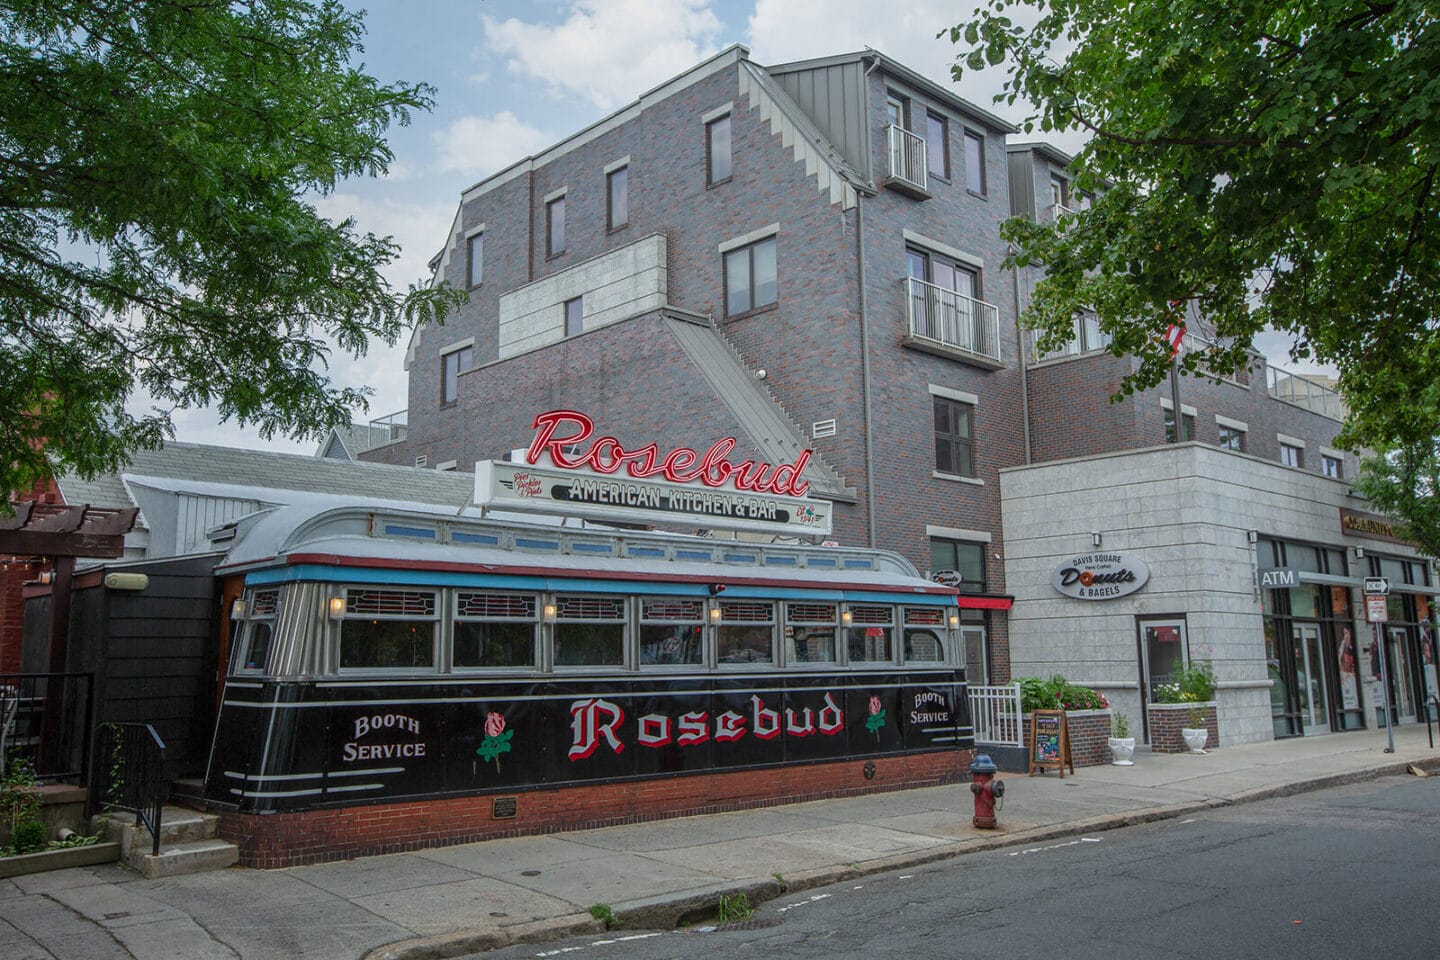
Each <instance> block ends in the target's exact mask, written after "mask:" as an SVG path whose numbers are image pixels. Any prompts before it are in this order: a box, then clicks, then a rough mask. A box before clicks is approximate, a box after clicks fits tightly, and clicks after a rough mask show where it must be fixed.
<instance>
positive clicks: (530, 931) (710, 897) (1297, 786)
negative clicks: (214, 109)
mask: <svg viewBox="0 0 1440 960" xmlns="http://www.w3.org/2000/svg"><path fill="white" fill-rule="evenodd" d="M1412 766H1414V767H1418V768H1420V769H1421V770H1423V771H1425V772H1426V773H1430V774H1435V773H1440V757H1423V758H1419V759H1413V760H1396V761H1393V762H1390V763H1385V764H1382V765H1380V766H1375V767H1366V768H1363V769H1359V770H1347V771H1345V772H1343V773H1335V774H1330V775H1328V776H1323V777H1314V778H1312V779H1309V780H1294V781H1291V782H1289V783H1281V784H1274V785H1271V786H1266V787H1257V788H1255V789H1252V790H1245V791H1242V792H1240V793H1236V794H1232V795H1230V796H1228V797H1211V798H1208V799H1205V800H1196V801H1192V802H1189V803H1177V804H1169V805H1166V806H1160V807H1150V808H1148V809H1143V810H1130V811H1127V812H1125V813H1115V814H1104V815H1101V816H1096V817H1089V818H1086V819H1083V820H1072V821H1069V822H1066V823H1057V824H1052V825H1050V826H1043V827H1029V828H1026V829H1023V830H1018V831H1016V832H1014V833H1007V832H1005V831H1004V830H1003V829H1001V830H998V831H996V832H995V833H993V834H989V835H983V836H978V837H975V838H973V839H970V840H964V841H948V842H944V843H939V844H936V845H935V846H934V847H931V848H929V849H925V850H916V851H913V852H911V853H902V854H896V855H894V856H889V857H882V858H878V859H875V860H863V861H860V862H858V863H850V864H838V865H835V866H830V867H819V868H817V869H814V870H807V871H805V872H803V873H799V874H796V875H795V876H793V877H783V878H781V877H777V878H776V879H774V880H748V881H739V882H734V883H725V882H723V881H722V882H720V883H717V884H716V885H714V886H711V887H707V888H705V889H702V890H697V891H692V892H690V893H684V894H680V895H678V896H674V897H663V896H662V897H654V898H650V899H647V900H638V901H633V902H632V903H631V904H629V905H627V906H625V907H622V908H620V909H617V910H616V911H615V917H616V919H617V920H618V921H619V923H618V924H617V927H621V928H624V929H628V930H666V929H674V928H675V927H678V926H680V925H681V924H682V923H684V922H687V921H693V920H697V919H700V918H701V917H704V916H708V915H709V914H711V913H713V912H714V911H715V909H716V907H717V905H718V903H719V901H720V898H721V897H722V896H733V895H735V894H744V895H745V896H746V898H747V899H748V900H749V901H750V903H751V904H752V905H755V904H760V903H763V902H765V901H767V900H774V899H776V898H778V897H782V896H785V895H787V894H791V893H799V892H801V891H804V890H813V889H815V888H816V887H826V886H830V885H831V884H835V883H843V882H846V881H849V880H857V879H859V878H861V877H866V876H871V875H873V874H877V873H885V872H887V871H890V870H904V869H908V868H911V867H918V866H924V865H926V864H931V863H936V862H939V861H941V860H951V859H954V858H956V857H960V856H964V855H966V854H972V853H984V852H986V851H990V850H1001V849H1004V848H1006V847H1016V846H1023V845H1026V844H1030V843H1038V842H1042V841H1046V840H1056V839H1060V838H1063V837H1071V836H1075V835H1076V834H1081V833H1099V832H1104V831H1107V830H1118V829H1120V828H1122V827H1134V826H1139V825H1141V824H1145V823H1158V822H1160V821H1163V820H1175V819H1178V818H1180V817H1184V816H1189V815H1190V814H1194V813H1204V812H1206V811H1209V810H1215V809H1219V808H1223V807H1230V806H1235V805H1237V804H1242V803H1254V802H1256V801H1260V800H1272V799H1275V798H1277V797H1290V796H1295V795H1297V794H1301V793H1309V792H1311V791H1314V790H1324V789H1327V788H1329V787H1338V786H1344V785H1346V784H1351V783H1363V782H1366V781H1370V780H1379V779H1381V778H1382V777H1391V776H1403V775H1405V774H1407V773H1409V768H1410V767H1412ZM605 931H606V927H605V924H604V923H602V922H601V921H599V920H596V919H595V918H593V917H591V916H590V915H589V914H588V913H577V914H569V915H567V916H563V917H554V918H548V919H543V920H535V921H532V922H530V923H523V924H516V925H514V926H511V927H503V928H500V929H498V930H494V929H490V930H460V931H456V932H454V933H448V934H442V935H440V936H435V937H423V938H417V939H414V940H401V941H399V942H396V943H392V944H389V945H387V946H384V947H377V948H376V949H374V950H371V951H370V952H369V953H367V954H365V956H364V958H363V960H451V958H454V957H460V956H464V955H465V954H467V953H479V952H482V951H486V950H496V949H499V948H500V947H506V946H510V945H511V944H515V943H537V942H545V941H549V940H557V939H560V938H562V937H569V936H579V935H584V934H590V933H604V932H605Z"/></svg>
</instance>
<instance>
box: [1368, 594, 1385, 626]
mask: <svg viewBox="0 0 1440 960" xmlns="http://www.w3.org/2000/svg"><path fill="white" fill-rule="evenodd" d="M1389 620H1390V605H1389V604H1388V603H1386V602H1385V598H1384V597H1383V596H1379V595H1377V594H1366V595H1365V621H1366V622H1367V623H1387V622H1388V621H1389Z"/></svg>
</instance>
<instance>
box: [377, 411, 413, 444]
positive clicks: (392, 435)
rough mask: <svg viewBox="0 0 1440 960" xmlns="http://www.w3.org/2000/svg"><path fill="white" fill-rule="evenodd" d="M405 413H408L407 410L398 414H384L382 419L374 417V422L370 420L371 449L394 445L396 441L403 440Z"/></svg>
mask: <svg viewBox="0 0 1440 960" xmlns="http://www.w3.org/2000/svg"><path fill="white" fill-rule="evenodd" d="M407 413H409V411H408V410H401V411H400V412H398V413H390V414H386V415H385V416H383V417H376V418H375V419H374V420H371V421H370V445H371V446H372V447H379V446H383V445H384V444H387V443H394V442H395V441H396V440H404V439H405V432H406V422H407V418H406V414H407ZM367 449H368V448H367Z"/></svg>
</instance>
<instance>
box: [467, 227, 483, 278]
mask: <svg viewBox="0 0 1440 960" xmlns="http://www.w3.org/2000/svg"><path fill="white" fill-rule="evenodd" d="M465 250H466V278H467V280H468V281H469V284H470V286H472V287H478V286H480V282H481V281H482V280H484V279H485V232H484V231H483V230H482V231H481V232H479V233H477V234H474V235H472V236H471V237H470V238H469V239H468V240H467V241H466V242H465Z"/></svg>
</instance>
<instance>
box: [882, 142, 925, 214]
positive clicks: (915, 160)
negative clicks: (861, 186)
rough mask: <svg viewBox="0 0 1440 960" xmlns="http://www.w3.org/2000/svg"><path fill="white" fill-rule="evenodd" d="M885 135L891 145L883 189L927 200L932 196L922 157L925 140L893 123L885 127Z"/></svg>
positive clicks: (923, 156) (923, 155)
mask: <svg viewBox="0 0 1440 960" xmlns="http://www.w3.org/2000/svg"><path fill="white" fill-rule="evenodd" d="M885 133H886V137H887V139H888V140H889V142H890V173H889V176H888V177H887V178H886V180H885V186H887V187H890V188H892V189H894V190H898V191H899V192H901V193H903V194H905V195H907V196H911V197H915V198H916V199H918V200H928V199H929V198H930V197H932V196H933V194H932V193H931V192H930V180H929V174H928V170H929V167H928V166H927V161H926V158H925V138H924V137H922V136H920V135H919V134H917V133H911V132H910V131H909V130H906V129H905V128H904V127H897V126H895V125H894V124H893V123H892V124H890V125H889V126H888V127H886V128H885Z"/></svg>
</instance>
